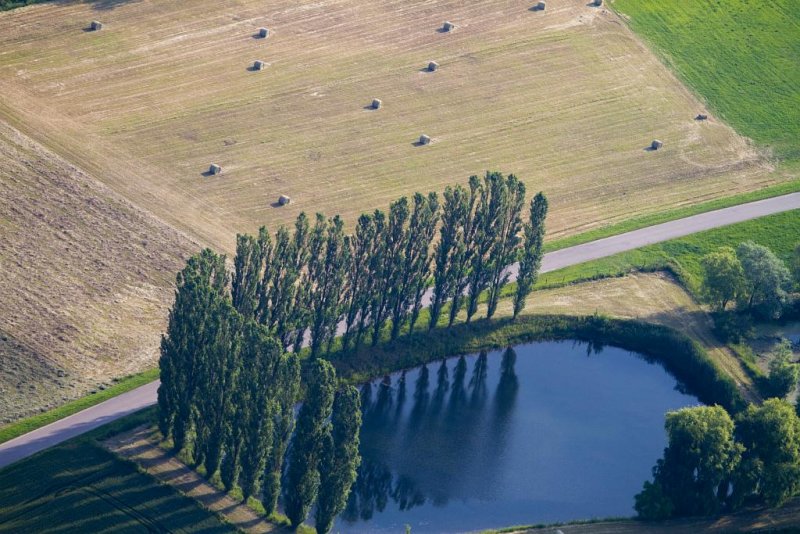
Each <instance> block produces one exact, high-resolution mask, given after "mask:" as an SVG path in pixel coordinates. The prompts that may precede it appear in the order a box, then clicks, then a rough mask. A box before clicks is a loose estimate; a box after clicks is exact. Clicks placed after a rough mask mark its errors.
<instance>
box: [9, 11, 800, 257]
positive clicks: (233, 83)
mask: <svg viewBox="0 0 800 534" xmlns="http://www.w3.org/2000/svg"><path fill="white" fill-rule="evenodd" d="M530 7H531V2H529V1H527V0H478V1H474V2H461V1H458V0H437V1H434V2H427V3H424V4H418V3H409V2H402V1H399V0H391V1H386V2H364V1H362V0H340V1H332V0H328V1H323V2H318V3H313V4H303V5H298V4H297V3H296V2H294V1H291V0H278V1H271V2H266V1H264V0H242V1H240V2H237V3H236V4H235V5H233V4H228V3H221V2H214V1H211V0H198V1H196V2H192V3H187V2H181V1H178V0H163V1H153V0H143V1H141V2H134V3H120V4H119V5H117V6H116V7H114V8H113V9H108V10H102V11H101V12H99V13H98V12H97V11H96V10H95V9H94V8H93V4H92V3H69V4H62V3H57V4H41V5H37V6H32V7H29V8H25V9H21V10H14V11H9V12H4V13H2V14H0V49H2V50H3V53H2V54H0V95H2V96H0V117H4V118H5V119H6V120H8V121H10V122H12V123H13V124H14V125H15V126H17V127H19V128H22V129H24V130H25V131H26V132H29V133H30V134H31V135H34V136H35V137H36V138H37V139H39V140H41V141H42V142H43V143H45V144H46V145H47V146H52V147H55V148H56V149H57V150H58V151H59V152H60V153H62V154H65V155H66V156H67V157H68V158H69V159H70V160H71V161H74V162H75V163H76V164H78V165H80V166H82V167H84V168H87V169H88V170H89V171H90V172H92V173H93V174H94V175H95V176H97V177H98V178H99V179H101V180H103V181H104V182H106V183H108V184H109V185H111V186H112V187H114V188H115V189H116V190H117V191H120V192H122V193H123V194H124V195H125V196H126V197H127V198H129V199H131V200H133V201H134V202H135V203H137V204H138V205H140V206H141V207H143V208H145V209H148V210H150V211H152V212H153V213H155V214H156V215H158V216H159V217H161V218H162V219H164V220H166V221H168V222H170V223H171V224H173V225H175V226H176V227H179V228H181V229H183V230H185V231H187V232H188V233H189V234H190V235H193V236H196V237H198V238H200V239H201V240H204V241H205V242H207V243H208V244H212V245H215V246H216V247H218V248H221V249H224V250H230V249H231V248H232V246H233V243H234V240H233V239H232V237H231V236H233V235H234V233H235V232H237V231H253V230H254V229H255V228H257V226H258V225H260V224H265V223H266V224H268V225H270V226H271V227H273V228H274V227H275V225H276V224H278V223H283V222H288V221H291V220H292V219H293V218H294V217H295V216H296V215H297V213H298V212H299V211H301V210H303V211H307V212H314V211H322V212H324V213H327V214H329V215H332V214H335V213H341V214H342V215H344V216H345V219H346V220H347V221H348V222H351V223H352V221H355V219H356V216H357V215H358V214H359V213H361V212H364V211H371V210H373V209H375V208H379V207H380V208H385V207H386V206H388V204H389V202H390V201H392V200H394V199H396V198H397V197H399V196H401V195H409V194H412V193H413V192H415V191H423V192H424V191H429V190H434V191H441V190H442V189H443V188H444V187H445V186H446V185H448V184H454V183H465V181H466V179H467V177H468V176H469V175H471V174H481V173H483V172H484V171H485V170H487V169H498V170H502V171H504V172H507V173H511V172H513V173H516V174H517V175H518V176H520V178H521V179H522V180H523V181H524V182H525V183H526V185H527V186H528V188H529V190H530V191H531V192H536V191H538V190H544V191H545V192H546V193H547V194H548V195H549V197H550V199H551V206H552V211H551V220H550V225H549V232H550V237H551V238H559V237H564V236H568V235H575V234H578V233H581V232H583V231H586V230H590V229H593V228H597V227H601V226H606V225H609V224H613V223H619V222H622V221H624V220H627V219H630V218H632V217H637V216H645V215H648V214H653V213H656V212H663V211H667V210H669V209H670V208H676V207H680V208H682V207H686V206H693V205H697V204H702V203H704V202H708V201H713V200H716V199H720V198H724V197H728V196H733V195H736V194H739V193H747V192H751V191H755V190H759V189H762V188H764V187H766V186H769V185H773V184H776V183H779V182H786V181H789V180H791V179H792V176H789V175H787V174H786V173H783V172H772V168H771V167H770V165H769V164H768V163H767V162H765V161H764V160H763V159H762V158H761V157H760V156H759V155H758V153H757V151H756V150H754V149H753V147H752V146H750V145H748V143H747V142H746V141H745V140H744V139H743V138H741V137H740V136H739V135H737V134H736V133H735V132H734V131H733V130H732V129H731V128H730V127H728V126H727V125H726V124H724V123H723V122H721V121H717V120H713V121H709V122H706V123H699V122H696V121H694V120H693V117H694V116H695V115H696V114H697V113H698V112H700V111H702V110H703V109H704V106H703V105H702V104H701V103H700V102H699V101H698V100H697V99H696V98H694V97H693V96H692V95H691V94H690V93H689V92H687V91H686V90H685V88H684V87H683V86H682V85H681V84H680V83H679V82H678V80H676V79H675V77H674V76H673V75H672V74H671V73H670V72H669V71H668V70H667V69H666V68H665V67H664V66H663V65H662V64H661V62H659V61H658V59H657V58H656V57H655V56H654V55H653V54H652V53H651V52H650V51H649V50H648V49H647V48H646V47H644V46H642V45H641V43H640V42H639V41H638V40H637V38H636V37H635V36H634V35H633V34H632V33H631V32H630V31H628V29H627V28H625V27H624V25H623V24H622V23H621V21H620V20H619V18H618V16H617V15H615V14H614V13H613V12H610V11H608V10H607V9H596V8H594V7H591V6H587V5H586V3H585V2H574V1H573V0H553V1H552V2H549V3H548V7H547V10H546V11H545V12H535V11H531V10H530ZM97 18H100V19H102V21H103V22H104V23H105V26H104V29H103V30H102V31H100V32H84V31H83V28H85V26H86V25H87V24H88V21H90V20H92V19H97ZM444 20H451V21H453V22H454V23H455V24H456V30H455V31H454V32H452V33H441V32H439V31H437V29H438V28H439V27H440V26H441V24H442V22H443V21H444ZM259 26H266V27H269V28H270V29H271V30H272V34H271V36H270V37H269V38H268V39H257V38H254V37H253V36H254V34H255V32H256V29H257V28H258V27H259ZM256 59H260V60H264V61H266V62H267V63H268V66H267V68H266V69H265V70H263V71H260V72H253V71H250V70H248V67H250V66H251V65H252V63H253V61H254V60H256ZM429 60H436V61H438V62H439V63H440V65H441V68H440V69H439V71H437V72H435V73H429V72H425V71H424V67H425V65H427V62H428V61H429ZM372 98H381V99H382V100H383V104H384V106H383V108H382V109H381V110H379V111H370V110H367V109H365V107H366V106H367V105H368V104H369V103H370V102H371V99H372ZM422 133H426V134H428V135H430V136H431V137H432V138H433V143H432V144H431V145H429V146H425V147H420V146H415V144H414V142H415V141H416V140H417V139H418V138H419V136H420V134H422ZM654 138H658V139H661V140H663V141H664V143H665V145H664V149H662V150H659V151H657V152H648V151H646V150H645V148H646V147H647V146H648V145H649V144H650V142H651V141H652V140H653V139H654ZM212 162H214V163H218V164H220V165H221V166H222V169H223V173H222V174H221V175H218V176H213V177H212V176H203V175H202V173H203V172H204V171H205V170H207V168H208V165H209V164H210V163H212ZM279 194H288V195H290V196H291V197H292V199H293V202H292V204H291V205H289V206H286V207H283V208H277V207H274V206H273V205H272V204H273V203H274V202H275V201H276V200H277V197H278V195H279Z"/></svg>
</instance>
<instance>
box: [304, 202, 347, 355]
mask: <svg viewBox="0 0 800 534" xmlns="http://www.w3.org/2000/svg"><path fill="white" fill-rule="evenodd" d="M343 228H344V223H343V222H342V220H341V219H340V218H339V217H338V216H336V217H334V218H333V219H330V220H329V221H328V223H327V225H326V235H325V245H324V248H323V249H322V251H321V253H320V261H319V262H318V263H316V264H315V266H314V267H315V270H314V272H313V273H312V274H310V276H313V279H311V280H310V289H309V291H310V295H309V303H310V306H311V309H310V310H309V311H310V315H311V318H310V333H311V357H312V358H315V357H316V356H318V355H319V353H320V351H321V350H322V347H323V346H324V345H326V344H327V345H328V346H329V348H330V343H331V342H332V341H333V338H334V336H335V334H336V325H337V323H338V322H339V310H340V307H339V304H340V302H341V300H340V296H341V289H342V284H343V283H344V276H345V272H346V269H347V261H348V258H349V255H348V252H349V251H348V249H347V248H346V247H345V242H344V232H343ZM309 270H310V269H309Z"/></svg>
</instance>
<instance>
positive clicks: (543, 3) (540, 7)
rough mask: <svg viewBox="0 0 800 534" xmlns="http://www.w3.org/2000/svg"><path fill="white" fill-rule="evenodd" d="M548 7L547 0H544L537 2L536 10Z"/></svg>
mask: <svg viewBox="0 0 800 534" xmlns="http://www.w3.org/2000/svg"><path fill="white" fill-rule="evenodd" d="M546 7H547V4H546V3H545V2H543V1H542V2H539V3H538V4H536V11H544V9H545V8H546Z"/></svg>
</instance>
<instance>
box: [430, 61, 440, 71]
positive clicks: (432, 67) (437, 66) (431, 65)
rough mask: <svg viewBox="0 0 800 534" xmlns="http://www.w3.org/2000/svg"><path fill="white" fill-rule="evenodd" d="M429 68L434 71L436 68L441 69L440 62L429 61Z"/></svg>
mask: <svg viewBox="0 0 800 534" xmlns="http://www.w3.org/2000/svg"><path fill="white" fill-rule="evenodd" d="M428 70H429V71H430V72H434V71H436V70H439V64H438V63H436V62H435V61H431V62H429V63H428Z"/></svg>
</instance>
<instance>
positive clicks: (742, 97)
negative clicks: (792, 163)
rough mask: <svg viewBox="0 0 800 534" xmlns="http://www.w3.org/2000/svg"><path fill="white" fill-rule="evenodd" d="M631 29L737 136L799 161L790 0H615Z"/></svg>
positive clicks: (799, 42)
mask: <svg viewBox="0 0 800 534" xmlns="http://www.w3.org/2000/svg"><path fill="white" fill-rule="evenodd" d="M612 5H613V7H614V9H616V10H618V11H620V12H621V13H624V14H625V15H626V16H627V17H629V20H630V25H631V27H632V28H633V29H634V30H635V31H636V32H637V33H639V34H640V35H643V36H644V37H645V38H646V39H647V40H648V41H650V42H651V43H653V44H654V45H655V47H656V48H657V49H658V50H659V51H660V53H661V54H663V55H664V57H665V58H666V60H667V62H668V63H669V65H670V66H671V67H672V68H673V69H674V70H675V71H677V73H678V74H679V75H680V77H681V78H682V79H683V80H685V81H686V82H687V83H688V84H689V85H690V86H691V87H692V88H694V89H695V90H696V91H697V92H698V93H699V94H700V95H701V96H702V97H703V98H704V99H705V100H706V101H707V102H708V103H709V106H710V107H711V108H712V109H714V111H715V112H716V113H718V114H719V116H721V117H722V118H724V119H725V120H726V121H728V122H729V123H730V124H731V125H732V126H733V127H734V128H736V130H737V131H739V132H741V133H742V134H744V135H746V136H748V137H751V138H752V139H754V140H755V141H757V142H758V143H760V144H762V145H766V146H770V147H772V148H774V150H775V154H776V155H777V156H779V157H782V158H789V159H795V160H796V159H800V106H798V102H800V9H798V3H797V1H796V0H770V1H769V2H753V1H750V0H691V1H687V0H659V1H657V2H654V1H651V0H613V4H612Z"/></svg>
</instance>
